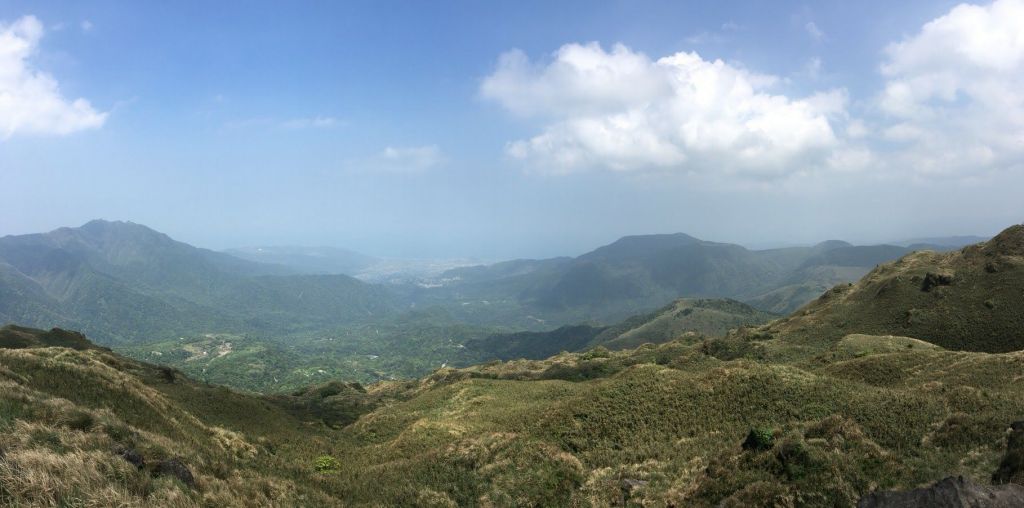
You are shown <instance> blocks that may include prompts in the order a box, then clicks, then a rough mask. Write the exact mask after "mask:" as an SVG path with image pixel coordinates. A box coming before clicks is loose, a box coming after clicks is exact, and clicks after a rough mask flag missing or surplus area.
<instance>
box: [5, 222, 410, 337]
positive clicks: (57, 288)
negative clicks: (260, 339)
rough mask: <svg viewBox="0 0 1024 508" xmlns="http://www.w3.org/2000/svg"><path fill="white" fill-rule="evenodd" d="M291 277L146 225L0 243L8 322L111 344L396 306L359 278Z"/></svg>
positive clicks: (303, 323)
mask: <svg viewBox="0 0 1024 508" xmlns="http://www.w3.org/2000/svg"><path fill="white" fill-rule="evenodd" d="M288 273H291V271H290V270H289V269H287V268H284V267H281V266H279V265H269V264H263V263H255V262H251V261H246V260H243V259H239V258H236V257H234V256H231V255H228V254H224V253H219V252H213V251H210V250H206V249H199V248H195V247H192V246H190V245H188V244H185V243H181V242H177V241H174V240H172V239H171V238H170V237H168V236H167V235H164V234H162V233H158V232H156V231H153V230H151V229H149V228H147V227H145V226H141V225H138V224H133V223H129V222H107V221H92V222H89V223H88V224H85V225H84V226H82V227H80V228H61V229H57V230H55V231H52V232H50V233H43V234H33V235H22V236H6V237H3V238H0V318H2V319H3V320H5V321H8V322H20V323H26V324H30V325H39V326H65V327H74V328H77V329H80V330H83V331H85V332H87V333H88V334H90V336H92V337H94V338H96V339H99V340H101V341H105V342H111V341H126V340H137V339H157V338H171V337H176V336H177V335H178V334H186V333H194V332H210V331H244V330H260V331H264V332H275V331H276V332H284V331H292V330H296V329H302V328H304V327H310V326H313V327H326V326H337V325H339V324H344V323H348V322H352V321H358V320H365V319H366V318H367V317H368V316H373V315H378V314H381V313H384V312H387V311H389V310H391V308H392V304H391V300H390V297H389V296H388V295H387V293H386V291H384V290H383V289H381V288H379V287H375V286H370V285H367V284H364V283H362V282H360V281H358V280H356V279H353V278H351V277H348V276H345V275H286V274H288Z"/></svg>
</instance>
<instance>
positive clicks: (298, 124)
mask: <svg viewBox="0 0 1024 508" xmlns="http://www.w3.org/2000/svg"><path fill="white" fill-rule="evenodd" d="M338 124H339V122H338V119H337V118H334V117H331V116H315V117H310V118H292V119H290V120H285V121H284V122H281V127H284V128H285V129H310V128H313V129H329V128H331V127H335V126H337V125H338Z"/></svg>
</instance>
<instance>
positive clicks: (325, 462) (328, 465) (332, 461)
mask: <svg viewBox="0 0 1024 508" xmlns="http://www.w3.org/2000/svg"><path fill="white" fill-rule="evenodd" d="M313 469H314V470H316V472H318V473H336V472H338V471H341V463H340V462H338V459H336V458H334V457H331V456H330V455H321V456H319V457H317V458H316V463H314V464H313Z"/></svg>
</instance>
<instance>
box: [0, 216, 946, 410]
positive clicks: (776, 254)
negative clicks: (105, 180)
mask: <svg viewBox="0 0 1024 508" xmlns="http://www.w3.org/2000/svg"><path fill="white" fill-rule="evenodd" d="M937 241H940V242H941V241H942V240H941V239H938V240H937ZM955 242H956V240H955V239H954V240H953V243H955ZM924 248H932V249H938V250H948V249H950V248H951V247H950V246H936V245H922V244H915V245H913V246H910V247H899V246H894V245H883V246H853V245H850V244H848V243H845V242H839V241H829V242H823V243H821V244H818V245H815V246H812V247H790V248H782V249H772V250H764V251H752V250H748V249H745V248H743V247H740V246H738V245H731V244H722V243H715V242H706V241H702V240H698V239H696V238H693V237H691V236H688V235H684V234H676V235H648V236H635V237H626V238H623V239H620V240H618V241H616V242H614V243H612V244H609V245H607V246H604V247H600V248H598V249H595V250H593V251H591V252H588V253H586V254H583V255H581V256H578V257H576V258H569V257H564V258H552V259H542V260H516V261H508V262H501V263H497V264H492V265H477V266H463V267H456V268H447V267H446V266H450V264H449V265H446V263H444V262H430V263H424V262H418V263H413V264H412V265H395V264H392V265H390V266H391V268H390V269H392V270H400V271H397V272H378V273H379V274H381V273H387V275H377V276H374V277H369V279H370V280H377V282H363V281H360V280H358V279H356V278H354V277H352V276H350V275H346V274H344V273H340V272H341V271H348V272H350V273H353V274H356V275H359V274H360V273H361V272H360V270H370V269H372V268H370V267H373V266H376V267H378V269H380V267H381V266H382V265H381V264H380V263H381V261H380V260H376V259H374V258H371V257H369V256H364V255H361V254H358V253H354V252H351V251H345V250H341V249H329V248H317V249H302V248H298V247H288V248H284V247H282V248H276V249H275V248H272V247H265V248H258V249H257V248H251V249H241V250H236V251H229V252H234V253H235V254H238V255H241V256H242V257H241V258H239V257H235V256H234V255H231V254H229V253H222V252H214V251H210V250H205V249H201V248H196V247H192V246H190V245H188V244H184V243H181V242H177V241H175V240H173V239H171V238H170V237H168V236H167V235H164V234H161V233H159V232H157V231H154V230H152V229H150V228H147V227H145V226H142V225H139V224H133V223H127V222H109V221H92V222H89V223H88V224H85V225H83V226H82V227H79V228H61V229H58V230H56V231H52V232H50V233H45V234H36V235H23V236H8V237H3V238H0V322H9V323H18V324H21V325H27V326H43V327H52V326H59V327H64V328H70V329H75V330H80V331H82V332H84V333H86V334H87V335H88V336H89V337H90V338H92V339H93V340H96V341H97V342H99V343H101V344H104V345H109V346H111V347H114V348H115V349H116V350H118V351H120V352H122V353H124V354H128V355H131V356H133V357H135V358H138V359H141V360H145V361H154V362H158V363H167V364H169V365H173V366H175V367H177V368H181V369H183V370H184V371H185V372H187V373H189V374H190V375H193V376H196V377H197V378H198V379H203V380H208V381H211V382H216V383H224V384H227V385H230V386H234V387H236V388H241V389H251V390H259V391H274V390H288V389H291V388H294V387H298V386H301V385H303V384H307V383H310V382H316V381H318V380H326V379H330V378H333V377H339V376H340V377H344V378H348V379H354V380H359V381H360V382H364V383H366V382H373V381H378V380H384V379H396V378H410V377H418V376H422V375H424V374H427V373H429V372H430V371H432V370H433V369H435V368H437V367H439V366H441V365H449V366H468V365H471V364H473V363H478V362H480V361H488V360H490V359H494V358H501V359H514V358H512V357H510V356H509V355H511V354H513V351H517V350H518V351H519V353H518V354H521V356H522V357H526V358H534V359H538V358H542V357H544V356H547V355H550V354H555V353H557V352H559V351H561V350H563V349H566V350H573V349H574V347H570V346H566V347H561V346H554V345H547V346H544V347H542V348H540V349H538V350H536V351H532V352H531V351H530V350H529V348H527V349H522V348H519V349H516V348H515V347H513V348H512V349H508V348H506V351H505V352H502V353H500V354H498V355H497V356H496V355H495V354H494V351H496V350H494V349H493V348H491V347H490V346H486V347H480V344H484V343H486V341H487V340H489V338H492V337H495V336H499V337H500V335H501V334H514V333H520V332H528V333H548V332H551V333H561V334H562V335H565V337H564V340H566V341H567V342H566V344H570V345H571V344H575V348H583V347H584V346H594V345H597V344H598V342H593V340H594V339H595V337H591V336H590V335H592V333H591V332H597V331H599V330H603V329H604V328H605V327H615V326H623V325H621V324H620V323H624V324H625V326H627V327H629V325H628V323H630V322H633V321H636V322H638V323H639V321H637V320H640V321H642V320H643V319H644V317H643V316H647V315H648V314H649V313H651V312H656V311H657V309H659V308H662V307H663V306H664V305H666V304H668V303H669V302H672V301H674V300H676V299H678V298H680V297H687V298H705V299H712V300H713V299H723V298H725V299H735V300H739V301H746V302H747V303H748V304H749V305H751V306H752V308H749V309H743V310H742V312H743V313H746V314H748V315H750V316H756V317H753V318H751V319H746V318H744V319H739V320H737V319H735V318H733V317H731V316H730V315H729V312H725V313H717V314H716V313H715V312H711V311H710V310H708V311H702V312H701V313H700V314H699V315H700V316H703V317H701V318H700V319H698V320H696V321H693V322H690V323H683V324H679V325H676V326H674V327H673V326H668V327H667V328H666V330H667V331H666V332H663V333H661V334H653V335H650V336H651V337H655V336H656V337H657V338H656V339H651V338H649V339H646V340H647V341H650V342H662V341H665V340H669V339H670V338H672V337H673V334H674V333H676V332H682V331H693V332H697V333H701V334H706V335H722V334H724V333H725V332H726V331H728V329H729V328H732V327H735V326H738V325H741V324H761V323H763V322H766V321H767V320H769V318H770V317H771V316H772V315H776V314H786V313H788V312H791V311H792V310H793V309H795V308H796V307H799V306H801V305H803V304H804V303H806V302H807V301H810V300H812V299H814V298H816V297H817V295H819V294H821V293H822V292H823V291H825V289H827V288H829V287H831V286H833V285H835V284H838V283H842V282H849V281H852V280H855V279H857V278H858V277H860V276H861V275H863V274H864V273H866V272H867V271H868V270H870V269H871V268H872V267H874V266H875V265H877V264H878V263H881V262H884V261H887V260H891V259H894V258H896V257H899V256H900V255H902V254H906V253H908V252H911V249H924ZM254 260H257V261H254ZM455 263H456V264H458V263H464V261H462V262H455ZM402 270H404V271H402ZM362 273H363V275H364V276H365V275H366V273H365V272H362ZM737 304H738V302H737ZM727 305H734V304H727ZM663 310H664V309H663ZM757 311H761V312H763V313H762V314H756V312H757ZM698 321H700V322H698ZM565 327H568V328H565ZM556 329H557V330H560V332H559V331H557V330H556ZM210 337H231V338H232V341H233V342H234V344H236V346H237V347H236V349H234V350H232V351H230V352H227V353H225V354H223V355H220V356H217V355H208V356H207V357H204V358H192V354H191V353H190V352H189V351H188V348H199V349H201V350H204V351H207V350H210V349H211V348H215V347H217V346H216V344H223V343H225V342H224V341H227V340H228V339H226V338H225V339H219V340H220V342H217V340H218V339H210ZM538 337H539V338H538ZM538 337H535V338H533V339H531V340H534V341H538V340H539V341H541V342H547V343H549V344H550V343H551V342H552V341H547V340H545V339H543V335H541V336H538ZM490 340H492V342H493V340H500V341H504V339H503V338H498V339H493V338H492V339H490ZM517 340H518V339H517ZM211 341H212V342H211ZM619 344H620V346H618V347H625V346H627V345H628V346H634V347H635V346H638V345H640V344H641V342H638V341H637V340H632V341H630V340H626V339H622V340H620V341H619ZM611 346H612V347H616V346H615V345H614V344H611ZM190 358H191V359H190Z"/></svg>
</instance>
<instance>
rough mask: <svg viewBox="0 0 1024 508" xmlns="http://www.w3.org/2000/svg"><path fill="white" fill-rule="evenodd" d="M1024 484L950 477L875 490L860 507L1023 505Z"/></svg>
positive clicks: (987, 507) (1005, 507)
mask: <svg viewBox="0 0 1024 508" xmlns="http://www.w3.org/2000/svg"><path fill="white" fill-rule="evenodd" d="M1021 506H1024V487H1022V486H1020V485H1015V484H1009V485H996V486H987V485H980V484H978V483H975V482H973V481H971V480H969V479H967V478H964V477H963V476H950V477H949V478H946V479H944V480H941V481H938V482H936V483H935V484H934V485H931V486H929V487H925V488H921V489H914V490H907V491H890V492H872V493H870V494H868V495H866V496H864V497H862V498H861V499H860V501H859V502H858V503H857V508H1020V507H1021Z"/></svg>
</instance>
